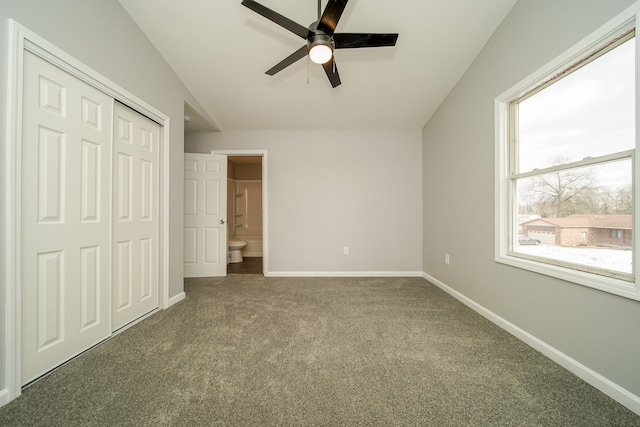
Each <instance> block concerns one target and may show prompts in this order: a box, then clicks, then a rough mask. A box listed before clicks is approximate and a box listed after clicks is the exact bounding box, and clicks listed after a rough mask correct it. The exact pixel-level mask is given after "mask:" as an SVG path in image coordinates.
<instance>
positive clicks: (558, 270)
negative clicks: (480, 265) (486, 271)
mask: <svg viewBox="0 0 640 427" xmlns="http://www.w3.org/2000/svg"><path fill="white" fill-rule="evenodd" d="M495 261H496V262H499V263H501V264H506V265H510V266H512V267H517V268H521V269H523V270H528V271H532V272H534V273H539V274H544V275H545V276H549V277H554V278H556V279H560V280H565V281H567V282H572V283H576V284H579V285H583V286H587V287H590V288H593V289H597V290H600V291H603V292H608V293H610V294H614V295H618V296H621V297H624V298H629V299H633V300H636V301H640V288H639V287H638V283H637V282H628V281H626V280H620V279H615V278H612V277H606V276H601V275H598V274H593V273H587V272H583V271H578V270H573V269H570V268H565V267H560V266H556V265H551V264H547V263H544V262H540V261H534V260H530V259H525V258H520V257H516V256H513V255H509V254H500V255H496V257H495Z"/></svg>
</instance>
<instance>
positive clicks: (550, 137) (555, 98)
mask: <svg viewBox="0 0 640 427" xmlns="http://www.w3.org/2000/svg"><path fill="white" fill-rule="evenodd" d="M634 49H635V37H634V38H632V39H630V40H628V41H627V42H625V43H623V44H621V45H620V46H618V47H616V48H615V49H613V50H611V51H610V52H607V53H605V54H604V55H602V56H601V57H599V58H597V59H595V60H594V61H592V62H590V63H588V64H587V65H585V66H584V67H582V68H580V69H578V70H576V71H574V72H572V73H571V74H569V75H568V76H566V77H564V78H562V79H561V80H558V81H557V82H555V83H553V84H551V85H550V86H548V87H546V88H544V89H542V90H541V91H540V92H538V93H536V94H534V95H532V96H531V97H530V98H527V99H525V100H524V101H522V102H520V103H519V104H518V165H517V166H518V171H519V172H527V171H531V170H533V169H542V168H545V167H549V166H553V165H558V164H563V163H567V162H573V161H577V160H582V159H584V158H585V157H597V156H601V155H604V154H609V153H616V152H620V151H625V150H630V149H633V148H634V147H635V100H634V97H635V77H634V73H635V59H634V58H635V54H634Z"/></svg>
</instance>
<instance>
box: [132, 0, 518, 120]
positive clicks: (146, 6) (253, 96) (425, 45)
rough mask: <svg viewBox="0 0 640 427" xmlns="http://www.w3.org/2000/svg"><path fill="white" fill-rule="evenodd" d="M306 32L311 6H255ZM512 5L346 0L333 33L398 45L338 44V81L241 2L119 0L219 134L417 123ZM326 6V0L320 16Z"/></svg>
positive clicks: (300, 2)
mask: <svg viewBox="0 0 640 427" xmlns="http://www.w3.org/2000/svg"><path fill="white" fill-rule="evenodd" d="M258 2H259V3H261V4H263V5H264V6H266V7H268V8H270V9H273V10H274V11H276V12H278V13H280V14H281V15H284V16H286V17H288V18H290V19H292V20H293V21H296V22H298V23H299V24H301V25H303V26H305V27H306V26H308V25H309V24H310V23H311V22H313V21H315V20H316V18H317V0H258ZM515 2H516V0H393V1H392V0H384V1H383V0H350V1H349V3H348V4H347V7H346V9H345V11H344V14H343V15H342V18H341V19H340V21H339V23H338V26H337V28H336V32H364V33H399V34H400V36H399V37H398V42H397V45H396V46H395V47H383V48H370V49H341V50H337V51H336V54H335V58H336V63H337V67H338V70H339V73H340V78H341V80H342V85H340V86H338V87H337V88H335V89H333V88H332V87H331V85H330V84H329V81H328V80H327V77H326V75H325V74H324V71H323V70H322V67H321V66H319V65H316V64H313V63H309V62H308V61H307V59H306V58H304V59H302V60H300V61H298V62H296V63H295V64H293V65H291V66H290V67H288V68H286V69H285V70H283V71H281V72H280V73H278V74H276V75H275V76H268V75H266V74H265V71H266V70H267V69H269V68H271V67H272V66H273V65H275V64H277V63H278V62H280V61H281V60H282V59H284V58H285V57H287V56H288V55H289V54H291V53H292V52H293V51H294V50H296V49H298V48H299V47H301V46H303V45H304V44H305V41H304V40H303V39H301V38H300V37H298V36H296V35H295V34H293V33H290V32H289V31H287V30H285V29H284V28H282V27H280V26H278V25H276V24H275V23H273V22H271V21H269V20H267V19H266V18H264V17H262V16H260V15H258V14H257V13H255V12H253V11H251V10H249V9H248V8H246V7H244V6H242V5H241V0H181V1H176V0H120V3H121V4H122V5H123V7H124V8H125V9H126V11H127V12H128V13H129V15H131V17H132V18H133V20H134V21H135V22H136V23H137V24H138V25H139V27H140V28H141V29H142V31H143V32H144V33H145V34H146V35H147V37H148V38H149V39H150V40H151V42H152V43H153V44H154V45H155V47H156V48H157V49H158V51H159V52H160V53H161V54H162V55H163V56H164V58H165V59H166V60H167V62H168V63H169V64H170V65H171V66H172V67H173V69H174V70H175V72H176V73H177V74H178V76H179V77H180V78H181V79H182V81H183V82H184V84H185V85H186V86H187V88H188V89H189V90H190V91H191V92H192V93H193V95H194V96H195V97H196V99H197V100H198V101H199V102H200V104H201V106H202V107H203V108H204V109H205V111H206V112H207V113H208V114H209V115H210V116H211V119H213V121H214V122H215V123H216V124H217V125H218V127H219V128H220V129H221V130H266V129H280V130H294V129H376V128H387V129H400V128H404V129H415V128H421V127H422V126H423V125H424V124H425V123H426V121H427V120H428V119H429V117H430V116H431V115H432V114H433V112H434V111H435V110H436V108H437V107H438V105H439V104H440V103H441V102H442V100H443V99H444V97H445V96H446V95H447V94H448V93H449V91H450V90H451V89H452V88H453V86H454V85H455V84H456V82H457V81H458V80H459V79H460V77H461V76H462V74H463V73H464V72H465V70H466V69H467V67H468V66H469V65H470V64H471V62H472V61H473V59H474V58H475V56H476V55H477V54H478V52H479V51H480V49H481V48H482V46H483V45H484V44H485V43H486V41H487V40H488V38H489V37H490V36H491V34H492V33H493V32H494V30H495V29H496V28H497V26H498V24H499V23H500V22H501V21H502V19H503V18H504V17H505V16H506V14H507V13H508V12H509V10H510V9H511V7H512V6H513V5H514V4H515ZM325 5H326V0H322V9H324V6H325Z"/></svg>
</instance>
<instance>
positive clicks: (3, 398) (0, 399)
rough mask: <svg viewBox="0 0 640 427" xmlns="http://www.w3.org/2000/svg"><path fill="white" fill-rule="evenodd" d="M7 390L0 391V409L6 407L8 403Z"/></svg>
mask: <svg viewBox="0 0 640 427" xmlns="http://www.w3.org/2000/svg"><path fill="white" fill-rule="evenodd" d="M9 402H10V400H9V389H8V388H3V389H2V390H0V407H2V406H4V405H6V404H7V403H9Z"/></svg>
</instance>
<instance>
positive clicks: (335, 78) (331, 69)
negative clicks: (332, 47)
mask: <svg viewBox="0 0 640 427" xmlns="http://www.w3.org/2000/svg"><path fill="white" fill-rule="evenodd" d="M322 68H324V72H325V73H326V74H327V77H329V82H331V86H333V87H334V88H335V87H338V86H340V84H341V83H342V82H341V81H340V75H339V74H338V67H336V61H335V58H334V57H331V59H330V60H329V61H327V62H326V63H324V64H322Z"/></svg>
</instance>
